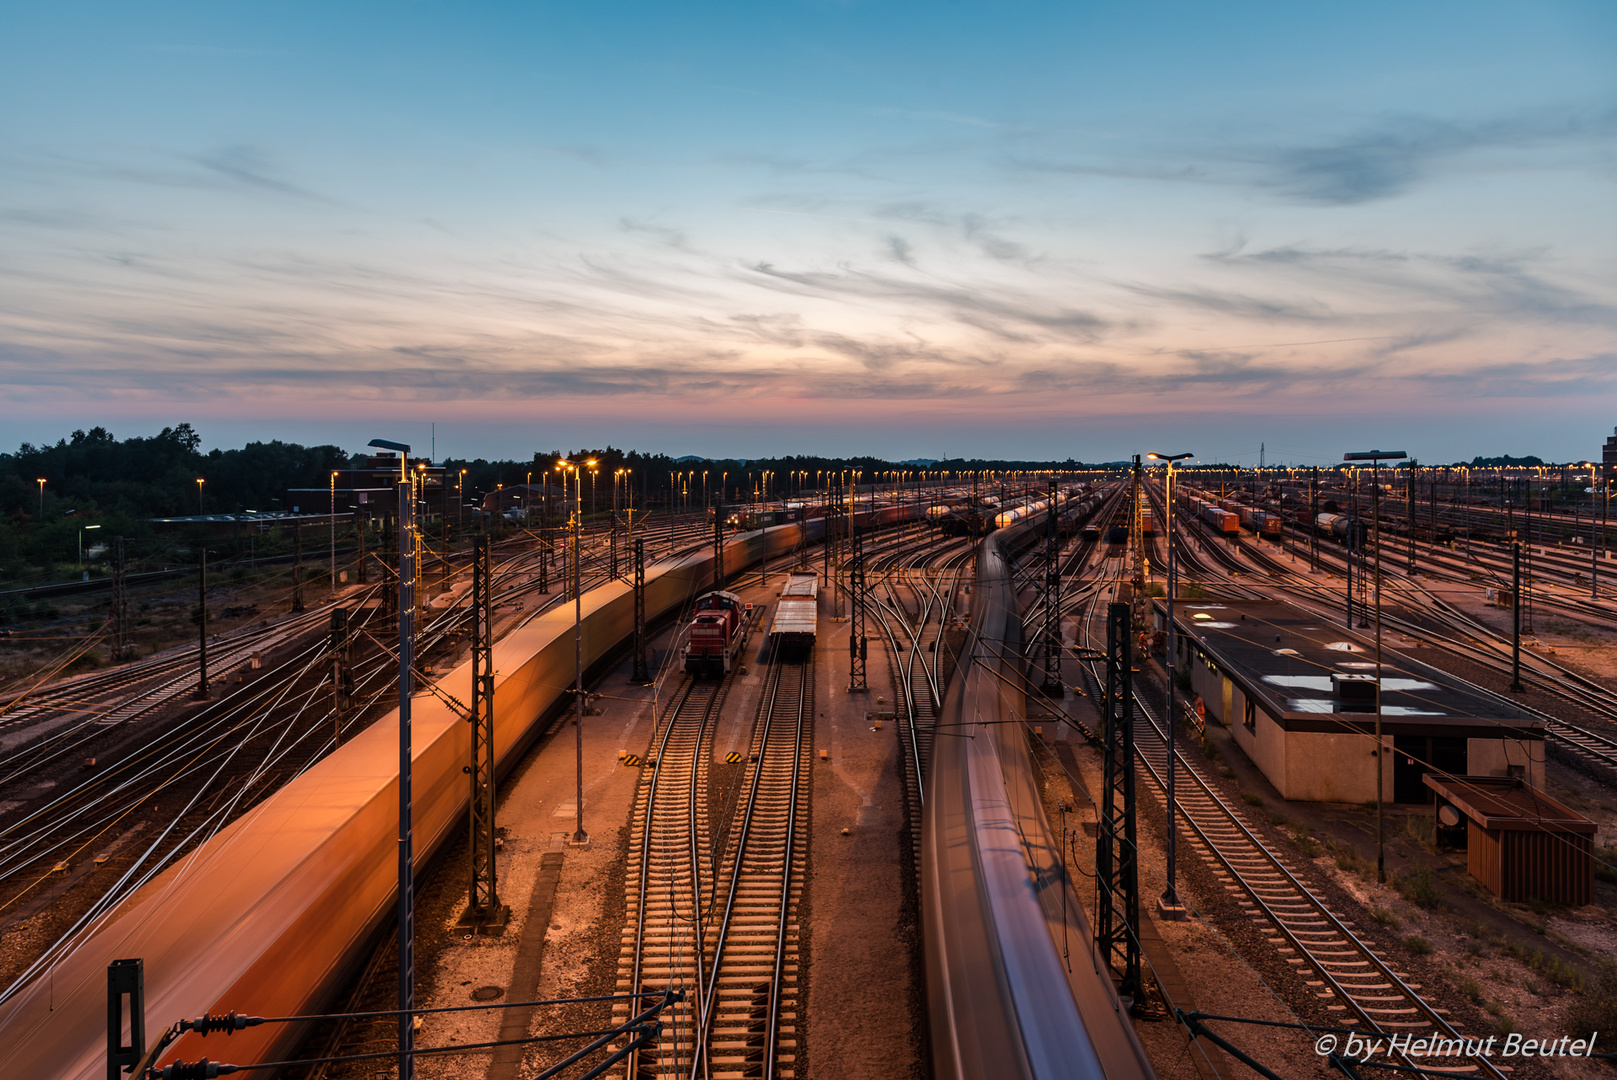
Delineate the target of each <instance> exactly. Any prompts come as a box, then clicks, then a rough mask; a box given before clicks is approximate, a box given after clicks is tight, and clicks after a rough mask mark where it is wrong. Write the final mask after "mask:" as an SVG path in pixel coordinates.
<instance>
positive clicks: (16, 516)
mask: <svg viewBox="0 0 1617 1080" xmlns="http://www.w3.org/2000/svg"><path fill="white" fill-rule="evenodd" d="M563 459H565V460H568V461H572V462H575V463H580V464H582V463H583V462H586V461H591V460H593V461H594V462H595V465H594V467H593V468H588V467H586V468H585V469H584V475H585V482H584V488H583V498H584V501H585V502H586V504H587V503H589V501H590V499H591V495H592V494H593V496H594V501H595V506H596V508H597V510H598V511H600V512H604V511H606V510H607V509H608V508H610V507H611V505H612V496H613V491H614V488H616V490H617V493H618V496H619V499H620V505H623V504H624V500H626V499H627V498H628V495H629V492H630V491H631V490H632V491H633V493H634V505H635V506H637V507H639V508H641V509H662V508H665V507H666V506H667V505H668V502H669V498H670V480H673V488H674V489H675V490H676V491H677V492H678V495H677V498H678V499H679V501H680V502H681V503H682V504H685V505H691V506H695V505H697V504H698V501H699V500H700V499H701V498H702V496H703V495H704V494H705V495H706V497H707V498H708V499H709V500H710V501H711V500H712V499H714V498H723V499H724V500H726V501H727V502H729V501H743V500H745V499H747V498H749V497H750V496H751V494H752V493H753V492H754V491H758V492H759V493H760V494H763V495H765V496H768V497H780V496H786V495H790V494H794V493H796V492H797V491H799V490H801V489H803V488H804V487H808V488H812V487H815V486H824V485H826V484H828V483H829V482H830V481H829V477H831V476H833V475H837V474H841V473H844V472H845V471H852V472H856V473H859V474H860V481H861V482H862V483H864V484H871V483H875V482H879V483H881V484H883V485H886V484H888V483H891V482H892V476H891V474H892V473H893V472H895V471H899V470H902V471H903V472H904V473H905V474H906V475H907V476H910V477H913V476H914V474H915V472H916V471H917V470H918V469H919V468H921V466H918V465H915V464H907V463H895V462H889V461H886V460H884V459H882V458H878V457H872V456H869V455H855V456H849V457H831V456H820V455H805V454H797V455H789V456H784V457H772V458H754V459H751V460H738V459H733V458H731V459H700V458H684V459H674V458H671V457H669V456H668V455H667V454H647V453H642V452H640V451H636V450H621V449H618V448H616V447H613V446H606V447H603V448H599V449H581V450H572V451H561V450H552V451H550V452H549V453H535V454H534V455H533V456H532V458H531V459H527V460H520V459H518V460H503V461H502V460H489V459H485V458H477V459H459V458H447V459H445V460H444V461H443V462H441V464H442V465H443V467H444V478H445V482H446V483H448V484H449V485H451V486H452V487H453V488H454V489H455V490H456V491H457V493H463V494H464V497H465V501H466V502H467V503H470V504H472V505H474V506H475V505H477V504H479V503H480V502H481V500H482V498H483V496H484V495H486V494H487V493H489V492H491V491H494V490H495V489H496V488H498V487H500V486H502V485H503V486H505V487H512V486H515V485H518V484H523V483H530V482H531V483H533V484H541V483H545V482H547V481H548V482H550V483H552V484H555V483H557V482H559V479H560V477H559V474H558V473H557V472H556V471H555V466H556V463H557V461H558V460H563ZM366 460H367V459H366V457H365V455H362V454H353V455H351V454H349V453H348V452H347V451H345V450H343V449H342V448H341V447H338V446H331V445H325V446H300V445H298V444H296V443H288V442H281V441H280V440H278V439H277V440H272V441H270V442H252V443H248V444H247V445H246V446H243V447H241V448H239V449H231V450H209V451H206V452H204V451H203V450H202V439H201V436H200V435H199V434H198V433H197V432H196V430H195V429H194V428H193V427H192V426H191V425H190V424H177V425H175V426H173V427H166V428H164V429H163V430H162V431H160V432H159V433H158V434H156V435H151V436H134V437H131V438H127V439H119V438H117V437H116V436H115V435H114V434H113V433H112V432H110V431H108V430H107V429H106V428H103V427H94V428H91V429H90V430H88V431H83V430H80V431H74V432H73V433H72V434H71V435H70V436H68V437H67V438H64V439H60V440H58V441H57V442H56V443H55V444H53V445H42V446H35V445H33V444H30V443H24V444H22V446H20V447H18V449H17V450H16V452H14V453H9V454H0V582H7V583H11V584H16V583H18V582H22V581H34V580H40V579H45V580H49V579H52V578H57V577H61V576H63V574H64V572H66V571H68V570H69V568H71V572H72V573H74V574H75V575H76V574H77V572H78V571H79V569H80V557H79V555H80V549H81V545H82V549H83V552H84V558H83V560H82V563H83V565H84V566H85V567H90V568H94V569H96V570H98V571H99V569H100V564H101V563H104V562H105V556H104V555H103V554H101V549H102V547H103V545H104V544H105V543H106V542H108V541H110V540H111V539H112V538H113V537H115V536H123V537H125V538H127V539H128V540H129V541H130V542H131V546H130V549H129V550H130V556H131V558H132V559H134V560H136V561H137V562H138V561H140V560H141V559H142V558H143V557H145V556H151V557H154V558H157V557H161V558H162V559H164V560H167V559H168V558H170V557H171V556H173V555H175V554H176V552H177V546H184V544H185V543H186V539H185V538H186V537H188V536H191V535H192V534H193V533H194V534H195V535H197V536H200V535H203V533H204V532H205V531H206V529H205V527H202V526H197V527H195V528H188V529H184V530H179V531H178V532H177V531H175V530H174V529H172V528H170V529H158V528H156V527H155V526H154V524H153V519H155V518H165V517H189V516H192V515H202V514H240V513H243V512H245V511H249V510H252V511H258V512H270V511H276V510H290V509H292V507H291V505H289V504H288V496H287V492H288V490H289V489H293V488H324V487H326V485H327V483H328V479H329V477H330V474H331V472H332V470H334V469H347V468H354V467H359V466H362V465H363V464H364V463H365V461H366ZM1078 467H1080V466H1079V464H1078V463H1077V462H1074V461H1066V462H1039V461H1012V460H987V459H964V458H954V459H949V460H944V461H936V462H932V463H930V464H928V465H926V466H925V469H926V470H927V471H928V472H933V473H935V472H937V471H939V470H946V471H949V472H953V473H971V472H1014V471H1035V470H1041V469H1061V468H1078ZM462 470H464V471H465V475H464V477H463V476H462ZM703 473H706V474H707V475H706V478H705V480H704V479H703V478H702V474H703ZM799 474H806V475H807V477H808V479H807V480H806V481H804V480H801V479H796V480H794V476H798V475H799ZM766 477H767V481H766ZM199 480H200V481H202V482H201V483H200V484H199V483H198V481H199ZM41 481H43V483H41ZM766 483H767V487H766V486H765V485H766ZM91 526H94V528H90V527H91ZM215 531H217V527H215ZM239 532H240V530H236V533H237V534H239ZM263 540H264V543H261V544H260V545H259V548H258V550H259V552H260V554H262V553H263V552H264V550H265V549H266V547H267V546H268V547H272V546H273V544H274V543H275V542H274V541H272V540H271V538H270V537H267V536H266V537H264V538H263ZM182 561H183V559H182Z"/></svg>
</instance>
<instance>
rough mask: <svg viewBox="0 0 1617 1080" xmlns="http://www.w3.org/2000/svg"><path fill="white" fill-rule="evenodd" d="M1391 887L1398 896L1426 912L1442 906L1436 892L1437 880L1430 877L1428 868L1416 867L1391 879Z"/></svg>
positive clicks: (1441, 899) (1430, 869)
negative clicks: (1424, 909) (1395, 890)
mask: <svg viewBox="0 0 1617 1080" xmlns="http://www.w3.org/2000/svg"><path fill="white" fill-rule="evenodd" d="M1392 887H1393V888H1395V889H1397V890H1398V895H1399V896H1402V897H1403V898H1404V899H1405V900H1408V901H1409V902H1410V903H1411V904H1414V905H1415V906H1416V907H1421V908H1426V909H1427V910H1428V911H1430V910H1433V909H1435V908H1439V907H1441V906H1442V905H1443V897H1442V894H1441V893H1440V892H1439V891H1438V888H1437V880H1436V878H1435V877H1434V876H1433V875H1432V868H1431V867H1429V866H1416V867H1414V868H1412V869H1410V870H1407V871H1405V872H1404V873H1402V874H1399V875H1398V876H1396V877H1394V878H1393V879H1392Z"/></svg>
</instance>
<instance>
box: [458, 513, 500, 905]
mask: <svg viewBox="0 0 1617 1080" xmlns="http://www.w3.org/2000/svg"><path fill="white" fill-rule="evenodd" d="M491 577H492V575H491V573H490V567H489V557H488V534H487V533H483V534H480V535H478V536H477V537H476V538H475V539H474V540H473V542H472V709H471V715H470V716H468V717H467V718H466V719H467V720H468V721H469V722H470V723H471V725H472V746H471V763H470V765H469V766H468V768H467V770H466V771H467V774H468V775H469V776H470V778H471V792H470V795H471V804H470V805H471V814H470V821H471V837H470V839H471V845H470V846H471V860H470V862H471V887H470V888H469V889H468V891H467V902H466V912H465V914H464V915H462V916H461V918H460V922H461V925H463V926H470V927H473V928H474V929H478V930H490V929H495V928H498V927H503V926H504V925H505V923H506V908H505V906H504V905H503V904H501V903H500V895H499V888H498V875H497V873H496V867H495V861H494V852H495V843H494V841H495V824H494V800H495V791H494V781H495V777H494V599H493V597H494V590H493V589H492V588H491V587H490V586H491V585H492V581H491V580H490V579H491Z"/></svg>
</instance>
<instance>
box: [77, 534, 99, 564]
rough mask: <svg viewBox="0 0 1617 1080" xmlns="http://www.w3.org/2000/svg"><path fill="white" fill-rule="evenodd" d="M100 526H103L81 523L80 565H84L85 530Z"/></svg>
mask: <svg viewBox="0 0 1617 1080" xmlns="http://www.w3.org/2000/svg"><path fill="white" fill-rule="evenodd" d="M99 528H101V526H99V525H80V526H79V565H80V566H83V565H84V530H86V529H99Z"/></svg>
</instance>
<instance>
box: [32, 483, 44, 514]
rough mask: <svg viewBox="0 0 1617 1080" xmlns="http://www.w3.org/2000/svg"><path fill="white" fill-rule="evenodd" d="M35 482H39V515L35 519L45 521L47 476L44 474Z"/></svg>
mask: <svg viewBox="0 0 1617 1080" xmlns="http://www.w3.org/2000/svg"><path fill="white" fill-rule="evenodd" d="M35 482H36V483H37V484H39V517H37V518H35V519H34V520H35V521H44V520H45V478H44V477H43V476H41V477H40V478H39V479H38V480H37V481H35Z"/></svg>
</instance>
